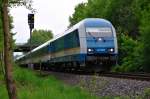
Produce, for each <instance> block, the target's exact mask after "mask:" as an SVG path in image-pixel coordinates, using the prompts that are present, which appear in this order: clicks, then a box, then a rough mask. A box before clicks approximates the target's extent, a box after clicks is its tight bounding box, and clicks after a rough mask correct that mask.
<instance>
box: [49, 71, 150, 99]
mask: <svg viewBox="0 0 150 99" xmlns="http://www.w3.org/2000/svg"><path fill="white" fill-rule="evenodd" d="M50 74H52V75H54V76H55V77H56V78H58V79H60V80H62V81H63V82H65V83H66V84H69V85H77V86H79V87H81V88H83V89H87V90H88V91H90V92H91V93H93V94H96V95H98V96H123V97H126V96H127V97H130V98H131V99H134V98H135V97H137V96H142V95H143V93H144V90H145V89H147V88H150V82H148V81H140V80H131V79H121V78H112V77H101V76H96V75H90V76H89V75H75V74H67V73H56V72H51V73H50Z"/></svg>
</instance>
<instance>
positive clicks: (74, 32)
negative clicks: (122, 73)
mask: <svg viewBox="0 0 150 99" xmlns="http://www.w3.org/2000/svg"><path fill="white" fill-rule="evenodd" d="M117 54H118V48H117V37H116V32H115V28H114V26H113V25H112V24H111V23H110V22H109V21H107V20H105V19H100V18H87V19H84V20H82V21H81V22H79V23H78V24H76V25H74V26H73V27H71V28H70V29H68V30H66V31H65V32H64V33H63V34H62V35H59V36H57V37H55V38H53V39H52V40H49V41H47V42H46V43H44V44H42V45H41V46H39V47H37V48H35V49H33V50H32V51H31V52H30V53H27V54H25V55H23V56H21V57H20V58H18V59H17V61H19V63H20V64H24V65H25V64H31V63H32V64H34V65H35V66H38V64H39V63H42V64H43V65H42V66H48V67H49V68H51V67H52V68H54V67H56V68H57V69H59V68H61V69H62V68H74V69H86V70H88V69H90V70H91V69H97V70H98V69H106V68H107V69H108V68H109V67H110V66H111V65H113V64H115V63H116V61H117Z"/></svg>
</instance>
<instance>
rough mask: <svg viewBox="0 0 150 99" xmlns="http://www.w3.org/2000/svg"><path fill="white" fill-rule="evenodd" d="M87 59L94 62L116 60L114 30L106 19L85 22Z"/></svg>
mask: <svg viewBox="0 0 150 99" xmlns="http://www.w3.org/2000/svg"><path fill="white" fill-rule="evenodd" d="M85 32H86V42H87V60H88V61H92V62H95V63H104V62H105V63H111V64H112V63H115V62H116V60H117V52H118V51H117V40H116V32H115V29H114V27H113V26H112V24H111V23H110V22H109V21H107V20H100V19H98V20H94V21H88V22H86V23H85Z"/></svg>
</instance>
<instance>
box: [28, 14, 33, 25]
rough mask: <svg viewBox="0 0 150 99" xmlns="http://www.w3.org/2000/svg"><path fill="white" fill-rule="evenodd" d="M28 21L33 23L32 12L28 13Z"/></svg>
mask: <svg viewBox="0 0 150 99" xmlns="http://www.w3.org/2000/svg"><path fill="white" fill-rule="evenodd" d="M28 23H29V24H34V14H28Z"/></svg>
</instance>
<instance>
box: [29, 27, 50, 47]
mask: <svg viewBox="0 0 150 99" xmlns="http://www.w3.org/2000/svg"><path fill="white" fill-rule="evenodd" d="M52 38H53V34H52V32H51V31H50V30H36V29H35V30H33V32H32V37H31V45H41V44H43V43H45V42H46V41H48V40H50V39H52ZM29 43H30V40H28V42H27V44H29Z"/></svg>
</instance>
